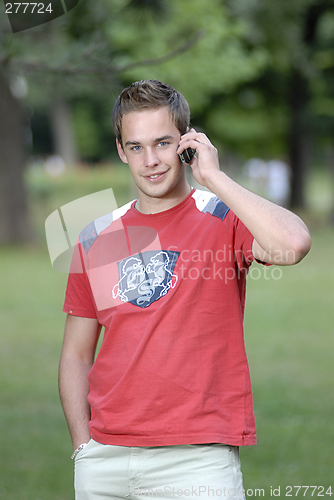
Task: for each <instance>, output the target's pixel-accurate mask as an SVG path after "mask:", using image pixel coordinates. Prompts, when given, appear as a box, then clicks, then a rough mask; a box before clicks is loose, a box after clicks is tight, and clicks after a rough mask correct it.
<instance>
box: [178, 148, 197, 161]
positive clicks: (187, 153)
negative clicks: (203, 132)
mask: <svg viewBox="0 0 334 500" xmlns="http://www.w3.org/2000/svg"><path fill="white" fill-rule="evenodd" d="M195 153H196V149H192V148H187V149H185V150H184V151H182V153H181V154H179V157H180V160H181V161H182V163H183V164H184V165H187V164H188V163H190V162H191V159H192V158H193V156H194V154H195Z"/></svg>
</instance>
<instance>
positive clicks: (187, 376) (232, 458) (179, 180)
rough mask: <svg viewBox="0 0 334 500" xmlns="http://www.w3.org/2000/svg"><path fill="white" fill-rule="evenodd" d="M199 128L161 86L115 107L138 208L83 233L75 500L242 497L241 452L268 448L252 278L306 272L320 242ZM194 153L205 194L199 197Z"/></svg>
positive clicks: (75, 268)
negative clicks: (248, 309) (225, 166)
mask: <svg viewBox="0 0 334 500" xmlns="http://www.w3.org/2000/svg"><path fill="white" fill-rule="evenodd" d="M189 120H190V113H189V108H188V104H187V102H186V101H185V99H184V97H183V96H182V95H181V94H179V93H178V92H177V91H176V90H174V89H173V88H171V87H169V86H168V85H165V84H163V83H161V82H158V81H155V80H147V81H141V82H136V83H134V84H133V85H131V86H130V87H129V88H127V89H125V90H123V92H122V93H121V94H120V96H119V97H118V99H117V101H116V104H115V107H114V110H113V125H114V130H115V133H116V137H117V149H118V153H119V156H120V158H121V160H122V161H123V162H124V163H126V164H128V166H129V168H130V171H131V173H132V176H133V178H134V181H135V183H136V186H137V190H138V199H137V200H135V201H134V202H131V203H129V204H128V205H126V206H125V207H122V208H121V209H117V210H116V211H114V212H113V213H112V214H108V215H107V216H105V217H101V218H100V219H97V220H96V221H94V222H93V223H92V224H90V225H89V226H88V227H87V228H85V229H84V230H83V232H82V233H81V235H80V238H79V242H78V245H77V247H76V251H75V254H74V257H73V262H72V269H71V272H70V276H69V281H68V286H67V292H66V299H65V306H64V311H65V312H66V313H67V314H68V315H67V320H66V327H65V336H64V344H63V350H62V355H61V361H60V373H59V383H60V394H61V399H62V404H63V407H64V411H65V415H66V418H67V422H68V425H69V429H70V433H71V437H72V442H73V449H74V450H75V451H74V456H75V457H74V458H75V490H76V498H77V500H88V499H89V500H95V499H96V500H97V499H99V500H107V499H113V498H140V497H141V496H143V495H148V496H163V497H166V498H174V497H176V496H177V497H182V498H183V497H189V498H195V497H198V496H201V497H202V498H211V497H212V496H213V497H215V496H221V497H225V498H229V499H230V498H233V499H242V498H244V492H243V486H242V476H241V472H240V464H239V453H238V452H239V446H241V445H250V444H255V442H256V435H255V421H254V414H253V403H252V393H251V385H250V378H249V371H248V365H247V358H246V353H245V348H244V340H243V325H242V323H243V311H244V302H245V281H246V274H247V271H248V268H249V266H250V265H251V262H252V261H253V260H258V261H260V262H262V263H268V264H271V263H273V264H279V265H289V264H295V263H297V262H299V261H300V260H301V259H302V258H303V257H304V256H305V255H306V254H307V252H308V251H309V249H310V245H311V240H310V235H309V232H308V230H307V228H306V226H305V224H304V223H303V222H302V221H301V220H300V219H299V218H298V217H297V216H296V215H294V214H293V213H291V212H289V211H287V210H286V209H284V208H281V207H279V206H276V205H274V204H272V203H270V202H269V201H267V200H265V199H263V198H261V197H259V196H257V195H255V194H253V193H251V192H249V191H247V190H246V189H244V188H243V187H241V186H240V185H238V184H236V183H235V182H233V181H232V180H231V179H230V178H229V177H228V176H227V175H226V174H225V173H224V172H222V171H221V170H220V168H219V160H218V155H217V150H216V149H215V148H214V146H213V145H212V144H211V143H210V141H209V139H208V138H207V137H206V136H205V135H204V134H203V133H197V132H196V130H194V129H191V130H190V131H189ZM186 148H191V149H194V150H196V156H195V157H193V159H192V160H191V163H190V164H191V168H192V171H193V175H194V178H195V179H196V181H197V182H198V183H200V184H201V185H203V186H205V187H206V188H208V189H209V192H208V191H199V190H195V189H192V188H191V186H189V185H188V183H187V180H186V177H185V171H184V165H183V164H182V162H181V160H180V158H179V156H178V155H179V154H180V153H181V152H183V151H184V150H185V149H186ZM101 327H104V329H105V333H104V339H103V343H102V346H101V349H100V351H99V354H98V356H97V358H96V360H95V361H94V357H95V349H96V345H97V341H98V337H99V334H100V330H101Z"/></svg>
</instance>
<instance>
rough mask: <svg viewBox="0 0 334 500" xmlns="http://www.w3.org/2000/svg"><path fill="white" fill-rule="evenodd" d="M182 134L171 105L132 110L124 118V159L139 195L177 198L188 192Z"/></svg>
mask: <svg viewBox="0 0 334 500" xmlns="http://www.w3.org/2000/svg"><path fill="white" fill-rule="evenodd" d="M180 137H181V134H180V132H179V130H178V129H177V128H176V126H175V125H174V123H173V121H172V117H171V115H170V112H169V109H168V108H167V107H161V108H158V109H153V110H147V111H139V112H132V113H129V114H126V115H124V116H123V119H122V142H123V148H122V146H121V145H120V144H119V142H118V141H117V149H118V153H119V156H120V158H121V160H122V161H123V162H124V163H128V165H129V168H130V171H131V174H132V176H133V179H134V181H135V183H136V185H137V188H138V193H139V199H140V200H144V201H145V202H146V203H150V201H152V199H153V198H155V199H161V198H164V199H171V200H172V199H176V198H180V197H181V198H182V197H184V194H185V195H186V194H188V192H189V187H188V185H187V183H186V180H185V173H184V167H183V165H182V163H181V161H180V159H179V157H178V155H177V153H176V150H177V147H178V144H179V141H180Z"/></svg>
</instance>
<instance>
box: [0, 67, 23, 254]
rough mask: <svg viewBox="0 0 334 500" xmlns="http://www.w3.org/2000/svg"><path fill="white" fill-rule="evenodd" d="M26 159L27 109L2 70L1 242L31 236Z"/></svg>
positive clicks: (0, 87)
mask: <svg viewBox="0 0 334 500" xmlns="http://www.w3.org/2000/svg"><path fill="white" fill-rule="evenodd" d="M26 159H27V157H26V140H25V120H24V112H23V109H22V107H21V105H20V103H19V101H18V100H17V99H15V98H14V96H13V95H12V93H11V91H10V87H9V84H8V82H7V80H6V78H5V77H4V76H3V75H2V74H1V73H0V244H3V243H15V242H24V241H28V240H30V239H31V228H30V224H29V216H28V203H27V193H26V188H25V184H24V168H25V166H26Z"/></svg>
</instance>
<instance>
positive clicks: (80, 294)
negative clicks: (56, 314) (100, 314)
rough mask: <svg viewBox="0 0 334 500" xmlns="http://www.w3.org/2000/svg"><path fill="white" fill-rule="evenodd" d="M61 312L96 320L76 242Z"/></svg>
mask: <svg viewBox="0 0 334 500" xmlns="http://www.w3.org/2000/svg"><path fill="white" fill-rule="evenodd" d="M63 311H64V312H65V313H67V314H72V315H73V316H81V317H83V318H96V317H97V314H96V307H95V302H94V298H93V294H92V291H91V287H90V284H89V280H88V277H87V274H86V271H85V262H84V258H83V254H82V247H81V245H80V243H79V242H78V241H77V243H76V245H75V247H74V251H73V257H72V262H71V267H70V272H69V275H68V281H67V287H66V293H65V302H64V307H63Z"/></svg>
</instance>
